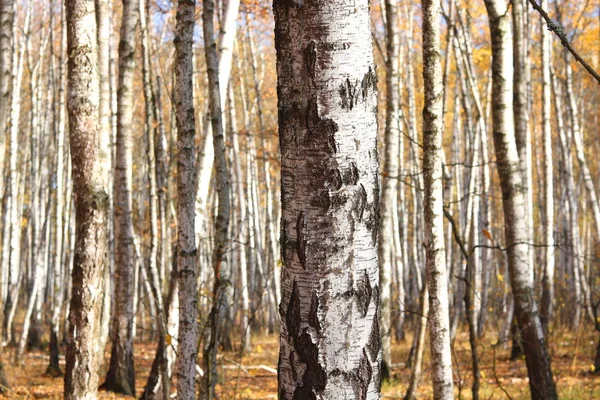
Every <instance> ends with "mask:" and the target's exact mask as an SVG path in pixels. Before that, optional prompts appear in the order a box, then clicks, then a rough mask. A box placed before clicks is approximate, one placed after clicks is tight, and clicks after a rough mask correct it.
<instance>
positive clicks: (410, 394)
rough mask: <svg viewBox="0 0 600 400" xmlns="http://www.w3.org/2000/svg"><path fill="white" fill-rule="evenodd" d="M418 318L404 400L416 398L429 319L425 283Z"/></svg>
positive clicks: (427, 294)
mask: <svg viewBox="0 0 600 400" xmlns="http://www.w3.org/2000/svg"><path fill="white" fill-rule="evenodd" d="M419 304H420V305H419V316H420V318H419V320H418V322H417V323H418V326H419V328H418V329H417V340H416V346H415V355H414V359H413V360H412V362H411V373H410V383H409V384H408V389H407V391H406V394H405V395H404V400H414V399H415V398H416V393H417V388H418V387H419V382H420V381H421V375H422V366H423V354H424V353H425V339H426V338H427V322H428V320H429V318H428V314H429V292H428V291H427V284H425V285H424V286H423V289H422V290H421V295H420V301H419Z"/></svg>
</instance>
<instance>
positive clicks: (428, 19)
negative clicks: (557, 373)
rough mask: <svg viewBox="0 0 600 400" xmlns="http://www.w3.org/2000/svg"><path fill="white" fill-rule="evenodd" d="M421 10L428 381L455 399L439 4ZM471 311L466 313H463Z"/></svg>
mask: <svg viewBox="0 0 600 400" xmlns="http://www.w3.org/2000/svg"><path fill="white" fill-rule="evenodd" d="M422 8H423V84H424V93H425V103H424V107H423V183H424V189H425V193H424V206H425V207H424V220H425V239H424V243H423V244H424V246H425V254H426V264H425V271H426V277H427V287H428V290H429V332H430V336H429V338H430V339H429V340H430V347H431V364H432V371H431V378H432V381H433V395H434V397H435V398H436V399H452V398H454V392H453V382H452V356H451V350H450V315H449V306H448V277H447V270H446V258H445V257H446V250H445V243H444V215H443V206H444V199H443V185H442V154H441V153H442V151H443V150H442V135H443V110H442V107H443V104H442V103H443V90H444V88H443V86H442V63H441V60H440V58H441V57H440V27H439V24H440V22H439V15H440V3H439V2H438V1H436V0H424V1H423V2H422ZM467 312H469V311H467Z"/></svg>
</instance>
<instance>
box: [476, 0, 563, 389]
mask: <svg viewBox="0 0 600 400" xmlns="http://www.w3.org/2000/svg"><path fill="white" fill-rule="evenodd" d="M485 5H486V9H487V12H488V17H489V23H490V32H491V36H492V54H493V61H492V79H493V83H492V119H493V123H494V147H495V149H496V159H497V168H498V175H499V178H500V186H501V188H502V199H503V208H504V219H505V235H506V247H507V252H508V263H509V269H510V279H511V286H512V291H513V296H514V304H515V305H514V306H515V314H516V316H517V320H518V323H519V330H520V333H521V338H522V340H523V348H524V350H525V357H526V363H527V370H528V374H529V386H530V390H531V397H532V398H533V399H556V398H557V394H556V387H555V385H554V380H553V378H552V369H551V366H550V357H549V356H548V351H547V349H546V341H545V339H544V332H543V329H542V325H541V322H540V319H539V315H538V312H537V305H536V302H535V297H534V291H533V269H532V268H531V265H529V263H528V260H529V257H528V256H527V253H528V243H529V241H530V240H531V238H530V237H529V235H528V229H527V228H528V227H527V223H526V221H527V220H526V190H525V189H524V186H523V176H522V174H520V173H519V172H518V171H520V166H519V155H518V153H517V146H516V142H515V138H514V136H513V132H514V120H513V115H512V96H513V88H512V82H513V76H512V75H513V67H512V65H511V63H510V62H511V58H512V51H511V48H510V45H509V44H510V40H511V38H510V36H511V33H510V26H509V21H508V16H507V15H506V12H507V5H506V2H505V1H503V0H485Z"/></svg>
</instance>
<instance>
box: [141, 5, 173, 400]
mask: <svg viewBox="0 0 600 400" xmlns="http://www.w3.org/2000/svg"><path fill="white" fill-rule="evenodd" d="M139 5H140V28H141V29H140V30H141V33H142V60H143V62H142V79H143V86H144V104H145V117H146V120H145V124H144V128H145V132H146V135H145V136H146V161H147V163H148V171H147V179H148V192H149V193H148V195H149V201H148V213H149V219H150V249H149V251H148V260H147V262H146V270H147V275H148V279H149V284H150V289H151V292H152V300H153V302H154V304H155V308H156V317H157V318H156V325H157V327H158V346H157V357H158V358H159V360H160V366H159V368H158V369H159V371H160V380H158V382H160V384H159V385H157V386H158V387H154V388H151V389H152V392H153V394H154V395H155V396H156V397H155V398H161V399H164V400H167V399H168V398H169V395H170V374H169V365H168V361H169V360H168V355H167V320H166V318H167V317H166V315H165V309H164V304H163V291H162V288H161V282H160V276H159V271H158V210H157V208H158V195H157V187H156V160H155V156H156V150H155V143H154V140H155V138H156V137H157V136H158V135H156V134H155V132H154V131H155V129H154V127H155V126H157V125H154V122H155V120H156V116H155V114H154V108H153V101H154V99H153V96H154V94H153V88H152V76H151V72H150V48H149V42H148V19H147V10H149V4H148V2H147V1H146V0H141V1H140V3H139ZM158 391H160V393H157V392H158ZM146 398H148V397H146Z"/></svg>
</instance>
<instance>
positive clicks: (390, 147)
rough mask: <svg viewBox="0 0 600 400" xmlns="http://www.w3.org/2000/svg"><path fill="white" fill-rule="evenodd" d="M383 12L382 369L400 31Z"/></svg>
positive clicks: (386, 348) (386, 356)
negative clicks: (384, 25)
mask: <svg viewBox="0 0 600 400" xmlns="http://www.w3.org/2000/svg"><path fill="white" fill-rule="evenodd" d="M385 15H386V21H387V25H386V28H387V30H386V62H387V72H386V119H385V133H384V137H385V139H384V140H385V146H384V149H385V154H384V160H383V173H382V175H383V176H382V186H383V188H382V193H381V225H380V227H379V230H380V235H379V237H380V240H379V260H380V263H381V264H380V268H381V271H380V272H381V278H380V280H381V293H380V299H381V331H382V332H383V337H382V342H381V344H382V353H383V367H382V368H383V369H384V370H386V369H387V368H389V367H390V365H391V363H392V359H391V356H392V353H391V349H390V337H391V334H390V333H391V327H392V324H391V322H392V310H391V309H392V293H391V288H392V269H393V246H394V241H393V240H394V229H393V219H392V218H393V213H396V212H397V211H396V209H395V208H394V201H393V198H394V197H395V196H396V192H397V181H398V169H399V168H398V163H399V161H400V160H399V150H398V145H399V136H400V129H399V127H400V115H399V109H400V92H399V90H398V84H399V70H400V60H399V58H398V53H399V48H400V34H399V30H398V7H397V5H396V1H395V0H387V1H386V2H385Z"/></svg>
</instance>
